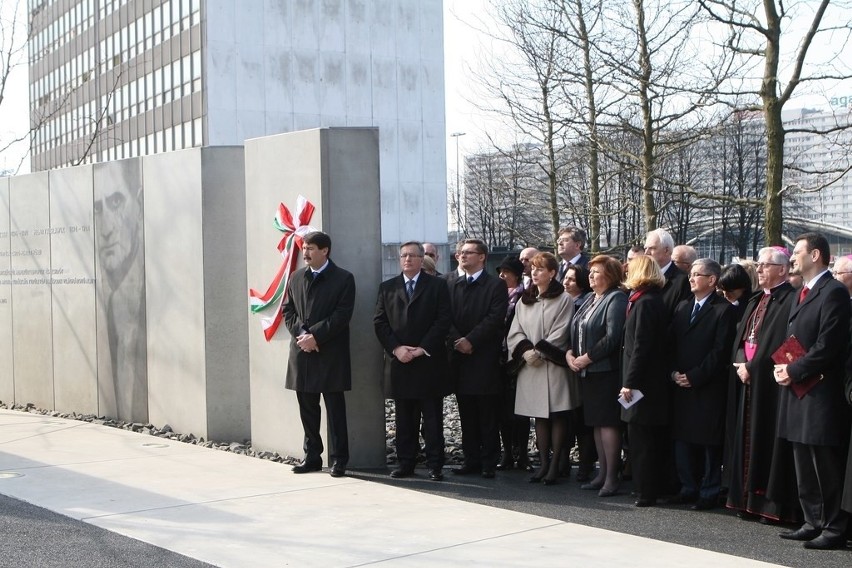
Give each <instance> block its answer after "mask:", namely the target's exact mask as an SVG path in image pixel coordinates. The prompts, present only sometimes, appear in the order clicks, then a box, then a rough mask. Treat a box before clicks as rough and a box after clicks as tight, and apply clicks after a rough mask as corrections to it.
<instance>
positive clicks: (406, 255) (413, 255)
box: [399, 252, 423, 258]
mask: <svg viewBox="0 0 852 568" xmlns="http://www.w3.org/2000/svg"><path fill="white" fill-rule="evenodd" d="M421 256H423V255H422V254H417V253H413V252H403V253H400V255H399V258H420V257H421Z"/></svg>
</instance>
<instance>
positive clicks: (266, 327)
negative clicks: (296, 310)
mask: <svg viewBox="0 0 852 568" xmlns="http://www.w3.org/2000/svg"><path fill="white" fill-rule="evenodd" d="M314 209H315V207H314V205H313V203H311V202H310V201H308V200H307V199H305V198H304V197H303V196H301V195H300V196H299V198H298V199H297V200H296V219H295V221H294V220H293V215H292V214H291V213H290V210H289V209H287V207H285V206H284V204H283V203H280V204H279V205H278V213H277V214H276V215H275V221H274V222H273V225H274V226H275V228H276V229H278V230H279V231H281V232H282V233H284V236H283V237H282V239H281V241H280V242H279V243H278V252H280V253H281V256H282V257H283V258H284V261H283V262H282V263H281V267H280V268H279V269H278V273H277V274H276V275H275V279H274V280H273V281H272V283H271V284H270V285H269V288H268V289H267V290H266V293H264V294H261V293H260V292H258V291H257V290H255V289H253V288H252V289H250V290H249V297H250V298H251V311H252V312H253V313H260V312H262V311H264V310H266V309H267V308H268V307H269V306H271V305H273V304H275V305H277V309H276V310H275V316H274V317H271V318H269V317H266V318H261V319H260V324H261V326H262V327H263V335H264V336H265V337H266V341H271V340H272V338H273V336H274V335H275V332H276V331H278V326H279V325H281V320H282V319H283V317H284V314H283V312H282V311H281V308H282V306H283V305H284V302H286V301H287V290H288V287H289V284H290V276H291V275H292V274H293V272H294V271H295V270H296V264H297V263H298V261H299V251H300V250H301V249H302V237H304V236H305V235H306V234H308V233H310V232H312V231H316V230H317V229H315V228H313V227H311V226H310V225H308V223H309V222H310V220H311V216H312V215H313V214H314Z"/></svg>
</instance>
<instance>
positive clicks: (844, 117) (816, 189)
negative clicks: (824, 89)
mask: <svg viewBox="0 0 852 568" xmlns="http://www.w3.org/2000/svg"><path fill="white" fill-rule="evenodd" d="M783 120H784V128H785V129H787V137H786V139H785V142H784V162H785V164H786V165H787V168H786V170H785V172H784V185H785V186H786V187H787V188H788V189H787V190H788V191H789V192H790V194H791V195H792V199H788V200H785V209H784V215H785V217H795V218H798V219H807V220H816V221H820V222H823V223H828V224H830V225H836V226H838V227H844V228H846V229H847V230H848V229H852V175H849V169H850V167H852V159H850V152H849V149H850V147H852V124H850V115H849V112H848V111H847V110H846V109H834V110H832V111H818V110H810V109H796V110H790V111H785V112H784V114H783Z"/></svg>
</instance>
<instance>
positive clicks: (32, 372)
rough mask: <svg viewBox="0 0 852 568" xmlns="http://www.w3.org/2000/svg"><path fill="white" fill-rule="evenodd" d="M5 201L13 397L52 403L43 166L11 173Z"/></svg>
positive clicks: (46, 203)
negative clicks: (31, 171)
mask: <svg viewBox="0 0 852 568" xmlns="http://www.w3.org/2000/svg"><path fill="white" fill-rule="evenodd" d="M9 205H10V207H9V210H10V215H9V224H10V232H9V236H10V242H11V245H10V249H11V250H10V254H11V260H12V262H11V270H12V273H13V286H14V288H13V290H12V301H13V304H12V344H13V357H14V376H15V400H26V401H28V402H32V403H33V404H35V405H37V406H40V407H42V408H53V405H54V393H53V334H52V333H51V329H52V327H53V324H52V320H51V285H50V278H51V274H50V233H49V228H50V190H49V187H48V174H47V172H42V173H38V174H29V175H23V176H18V177H15V178H12V179H11V180H10V189H9Z"/></svg>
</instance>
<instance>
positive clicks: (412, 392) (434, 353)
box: [373, 241, 450, 481]
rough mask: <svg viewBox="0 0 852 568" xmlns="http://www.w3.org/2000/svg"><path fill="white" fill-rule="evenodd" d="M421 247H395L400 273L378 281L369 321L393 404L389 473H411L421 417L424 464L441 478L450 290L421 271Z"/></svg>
mask: <svg viewBox="0 0 852 568" xmlns="http://www.w3.org/2000/svg"><path fill="white" fill-rule="evenodd" d="M423 255H424V251H423V247H422V245H421V244H420V243H419V242H415V241H410V242H407V243H404V244H403V245H402V246H400V247H399V261H400V265H401V266H402V274H400V275H399V276H395V277H394V278H391V279H390V280H385V281H384V282H382V284H381V286H379V297H378V300H377V302H376V314H375V316H374V317H373V325H374V327H375V330H376V337H378V339H379V342H380V343H381V344H382V347H383V348H384V350H385V385H384V387H385V396H387V397H388V398H392V399H394V406H395V408H396V455H397V459H398V462H399V467H397V468H396V469H395V470H393V471H392V472H391V477H396V478H400V477H408V476H410V475H413V474H414V466H415V460H416V458H417V452H418V450H419V444H418V431H419V426H420V418H421V416H422V418H423V438H424V440H425V442H426V465H427V467H428V468H429V477H430V479H432V480H433V481H441V480H442V479H443V478H444V475H443V473H442V472H441V469H442V468H443V467H444V396H445V395H447V394H448V393H449V380H448V378H449V377H448V375H447V358H446V356H445V355H446V353H445V351H444V348H445V347H444V346H445V342H446V338H447V331H448V330H449V328H450V293H449V290H448V288H447V284H446V282H445V281H444V280H443V279H440V278H437V277H435V276H431V275H429V274H427V273H426V272H424V271H422V270H421V267H422V264H423Z"/></svg>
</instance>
